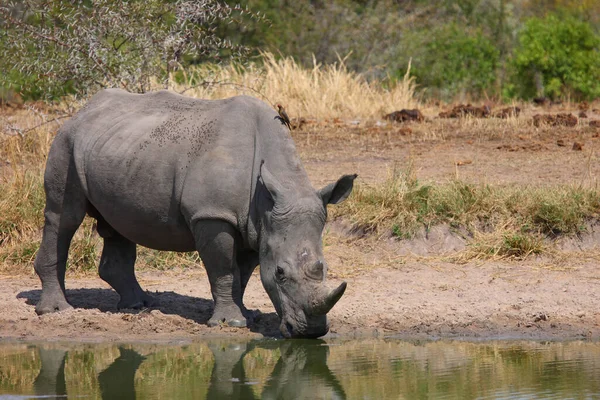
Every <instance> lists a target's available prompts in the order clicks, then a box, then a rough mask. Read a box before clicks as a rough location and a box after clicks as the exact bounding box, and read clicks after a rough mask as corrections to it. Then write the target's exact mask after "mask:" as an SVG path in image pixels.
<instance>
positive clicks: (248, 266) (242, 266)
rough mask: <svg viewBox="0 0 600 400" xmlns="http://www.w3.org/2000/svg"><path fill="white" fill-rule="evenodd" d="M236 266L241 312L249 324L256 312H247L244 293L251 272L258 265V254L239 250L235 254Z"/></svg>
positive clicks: (252, 251)
mask: <svg viewBox="0 0 600 400" xmlns="http://www.w3.org/2000/svg"><path fill="white" fill-rule="evenodd" d="M237 265H238V268H239V270H240V285H241V289H242V294H241V296H242V312H243V313H244V316H245V317H246V319H247V320H248V321H249V322H252V321H253V320H254V318H255V317H256V314H257V313H256V310H254V311H253V310H248V309H247V308H246V306H245V305H244V304H243V301H244V293H245V292H246V286H247V285H248V281H249V280H250V277H251V276H252V272H254V270H255V269H256V266H257V265H258V253H257V252H256V251H254V250H241V251H238V253H237Z"/></svg>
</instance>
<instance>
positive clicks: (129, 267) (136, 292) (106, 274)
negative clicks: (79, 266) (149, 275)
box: [98, 219, 158, 309]
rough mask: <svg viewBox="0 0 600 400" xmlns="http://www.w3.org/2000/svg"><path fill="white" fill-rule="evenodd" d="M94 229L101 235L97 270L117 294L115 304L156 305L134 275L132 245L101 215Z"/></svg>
mask: <svg viewBox="0 0 600 400" xmlns="http://www.w3.org/2000/svg"><path fill="white" fill-rule="evenodd" d="M98 233H100V235H101V236H102V237H103V238H104V248H103V249H102V257H101V258H100V267H99V271H98V272H99V274H100V278H102V279H103V280H104V281H105V282H106V283H108V284H109V285H110V286H112V288H113V289H115V291H116V292H117V293H118V294H119V297H120V298H121V299H120V300H119V304H117V308H119V309H122V308H143V307H153V306H156V305H158V301H157V300H156V299H154V298H153V297H152V296H150V295H148V294H147V293H146V292H144V290H142V288H141V286H140V284H139V283H138V281H137V279H136V277H135V271H134V265H135V259H136V245H135V243H133V242H132V241H130V240H128V239H126V238H124V237H123V236H121V235H120V234H119V233H118V232H117V231H115V230H114V229H112V228H111V227H110V226H108V224H107V223H106V222H104V221H103V220H102V219H99V220H98Z"/></svg>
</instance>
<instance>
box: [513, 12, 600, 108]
mask: <svg viewBox="0 0 600 400" xmlns="http://www.w3.org/2000/svg"><path fill="white" fill-rule="evenodd" d="M518 42H519V44H518V46H517V48H516V49H515V51H514V56H513V59H512V62H511V66H512V69H513V82H512V83H513V84H512V85H511V86H510V87H509V88H508V89H509V91H510V93H509V95H516V96H519V97H522V98H532V97H534V96H536V95H537V96H540V95H545V96H549V97H552V98H556V97H560V96H566V95H570V96H572V97H574V98H575V99H593V98H596V97H600V36H598V35H596V34H595V33H594V32H593V30H592V28H591V27H590V25H589V24H588V23H586V22H582V21H579V20H577V19H575V18H574V17H570V16H560V17H559V16H557V15H549V16H547V17H545V18H531V19H529V20H527V22H526V23H525V27H524V29H523V30H522V31H521V32H520V33H519V35H518Z"/></svg>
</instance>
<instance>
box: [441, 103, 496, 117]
mask: <svg viewBox="0 0 600 400" xmlns="http://www.w3.org/2000/svg"><path fill="white" fill-rule="evenodd" d="M490 112H491V110H490V107H489V106H481V107H475V106H472V105H471V104H459V105H457V106H455V107H454V108H453V109H452V110H450V111H443V112H441V113H440V114H439V116H440V118H464V117H466V116H471V117H475V118H487V117H489V116H490Z"/></svg>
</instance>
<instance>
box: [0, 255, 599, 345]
mask: <svg viewBox="0 0 600 400" xmlns="http://www.w3.org/2000/svg"><path fill="white" fill-rule="evenodd" d="M333 247H337V246H333ZM339 250H343V249H342V248H337V249H331V248H330V249H329V252H330V253H332V252H333V253H338V251H339ZM339 254H345V253H344V252H339V253H338V255H336V254H329V256H330V259H332V262H333V263H334V264H335V265H336V267H333V268H332V271H331V272H332V273H331V275H333V277H332V278H331V279H330V284H331V285H332V286H333V285H335V284H337V283H338V282H340V281H341V280H342V279H341V278H340V277H338V276H339V275H344V271H343V266H342V264H343V262H344V260H343V256H340V255H339ZM369 257H370V256H369V254H368V252H366V253H365V259H364V260H363V261H365V264H364V266H363V268H364V270H363V271H359V270H357V271H355V274H353V276H347V277H345V278H344V280H346V281H347V282H348V290H347V292H346V294H345V295H344V297H343V298H342V300H341V301H340V302H339V303H338V305H336V306H335V308H334V309H333V310H332V311H331V313H330V321H331V334H338V335H344V336H352V335H373V334H376V335H399V336H406V337H457V336H458V337H460V336H468V337H473V338H490V337H496V338H497V337H520V338H523V337H524V338H550V339H568V338H581V337H584V338H596V339H597V338H600V309H599V307H598V304H600V275H599V274H598V269H597V264H596V263H595V262H585V261H584V262H581V263H579V264H578V265H568V264H564V265H553V264H551V263H548V262H544V261H534V262H519V263H517V262H509V263H506V262H485V263H482V264H467V265H456V264H452V263H448V262H443V261H433V260H430V261H427V260H420V261H419V260H414V259H413V260H411V259H409V260H408V261H406V262H396V263H394V267H392V268H390V267H389V266H388V267H383V266H381V267H375V268H370V267H369V266H368V265H367V264H368V262H369V261H368V258H369ZM138 275H139V278H140V282H141V284H142V286H143V287H144V288H146V289H147V290H149V291H150V292H152V293H154V294H155V296H157V297H158V298H159V300H160V302H161V306H160V307H158V308H157V309H154V310H145V311H141V312H140V311H133V310H123V311H118V310H117V309H116V304H117V300H118V298H117V295H116V293H115V292H114V291H112V290H111V289H110V288H109V287H108V286H107V285H106V284H105V283H104V282H103V281H102V280H100V279H99V278H95V277H79V278H78V277H68V279H67V295H68V298H69V300H70V302H71V303H72V304H73V305H74V306H75V307H76V308H75V310H73V311H68V312H63V313H60V314H52V315H45V316H42V317H38V316H37V315H36V314H35V312H34V304H35V303H36V301H37V300H38V298H39V295H40V284H39V282H38V280H37V278H36V277H33V276H30V277H22V276H21V277H6V276H5V277H2V278H1V280H0V282H1V286H2V288H3V290H2V291H1V293H0V337H3V338H18V339H23V340H33V339H36V340H40V339H43V340H51V339H76V340H176V339H193V338H198V337H201V336H203V335H209V336H212V335H235V336H254V335H256V336H260V335H267V336H271V335H277V317H276V315H275V313H274V309H273V306H272V305H271V303H270V301H269V298H268V297H267V295H266V293H265V292H264V290H263V288H262V285H261V283H260V281H259V276H258V275H255V276H254V277H253V278H252V279H251V281H250V284H249V288H248V290H247V295H246V304H247V305H248V307H250V308H253V309H258V310H260V312H261V315H260V316H259V317H258V319H257V321H256V322H255V323H254V325H253V326H251V327H250V328H249V329H232V328H227V327H216V328H208V327H207V326H206V325H205V323H206V321H207V320H208V318H209V317H210V313H211V309H212V301H211V300H210V290H209V285H208V279H207V278H206V276H205V273H204V272H203V271H201V270H196V271H189V270H188V271H183V270H182V271H171V272H158V271H145V272H140V273H139V274H138Z"/></svg>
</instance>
